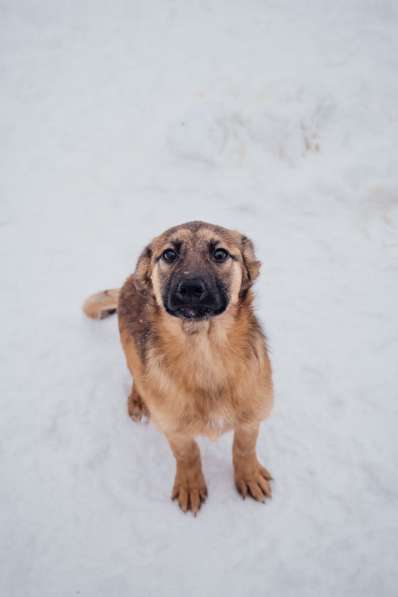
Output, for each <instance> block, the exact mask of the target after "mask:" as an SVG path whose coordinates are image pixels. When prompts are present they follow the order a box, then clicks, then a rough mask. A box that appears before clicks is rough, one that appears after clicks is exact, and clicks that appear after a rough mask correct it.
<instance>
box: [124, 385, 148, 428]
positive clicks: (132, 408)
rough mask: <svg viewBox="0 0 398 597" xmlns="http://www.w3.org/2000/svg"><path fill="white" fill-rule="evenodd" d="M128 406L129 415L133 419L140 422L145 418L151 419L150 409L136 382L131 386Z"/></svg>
mask: <svg viewBox="0 0 398 597" xmlns="http://www.w3.org/2000/svg"><path fill="white" fill-rule="evenodd" d="M127 408H128V413H129V416H130V417H131V418H132V419H133V421H136V422H137V423H139V422H140V421H141V420H142V419H143V418H146V419H149V416H150V413H149V410H148V408H147V406H146V404H145V402H144V401H143V399H142V398H141V396H140V395H139V393H138V392H137V390H136V389H135V387H134V384H133V387H132V388H131V392H130V395H129V399H128V402H127Z"/></svg>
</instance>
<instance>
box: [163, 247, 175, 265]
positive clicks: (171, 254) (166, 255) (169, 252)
mask: <svg viewBox="0 0 398 597" xmlns="http://www.w3.org/2000/svg"><path fill="white" fill-rule="evenodd" d="M162 257H163V259H164V260H165V261H166V262H167V263H173V261H175V260H176V259H177V258H178V255H177V253H176V251H174V249H166V250H165V251H163V253H162Z"/></svg>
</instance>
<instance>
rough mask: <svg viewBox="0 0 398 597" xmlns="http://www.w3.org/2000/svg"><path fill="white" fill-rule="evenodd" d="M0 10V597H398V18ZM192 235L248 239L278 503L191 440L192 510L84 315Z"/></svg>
mask: <svg viewBox="0 0 398 597" xmlns="http://www.w3.org/2000/svg"><path fill="white" fill-rule="evenodd" d="M1 14H2V17H1V35H0V45H1V52H0V61H1V62H0V64H1V71H0V72H1V111H0V127H1V160H0V163H1V169H2V173H1V178H0V180H1V183H0V185H1V186H0V193H1V213H0V225H1V250H0V255H1V272H2V275H1V278H2V313H1V329H2V333H1V337H0V343H1V347H0V349H1V353H0V359H1V360H0V363H1V381H0V383H1V396H2V407H1V417H0V459H1V471H2V473H1V476H2V482H1V486H0V537H1V540H0V593H1V595H3V596H4V597H20V596H22V595H23V596H24V597H39V596H40V597H47V596H51V597H52V596H55V595H56V596H57V597H70V596H71V595H81V596H85V597H101V596H103V597H127V596H131V595H137V596H138V595H139V596H141V595H145V596H155V595H156V596H161V597H169V596H170V597H171V596H173V597H178V596H180V595H181V596H185V595H189V596H190V597H202V596H203V595H206V596H207V597H213V596H214V597H216V596H217V597H219V596H220V595H227V596H228V597H243V596H250V597H258V596H263V595H280V596H283V597H290V596H297V595H298V596H300V597H324V596H325V597H329V596H332V595H333V596H334V595H341V596H346V595H347V596H348V595H350V596H351V597H356V596H361V597H363V596H369V597H374V596H375V595H377V596H378V597H379V596H381V597H384V596H388V597H390V596H391V597H392V596H393V595H396V591H397V583H398V571H397V565H396V557H397V550H398V532H397V531H398V508H397V498H398V476H397V457H398V442H397V424H398V416H397V415H398V412H397V410H398V409H397V403H398V402H397V400H398V391H397V380H396V374H397V352H398V332H397V319H398V317H397V304H398V302H397V301H398V281H397V280H398V278H397V273H398V241H397V229H398V152H397V139H398V77H397V67H398V36H397V26H398V6H397V4H396V3H395V2H393V1H390V2H388V1H382V0H380V1H378V2H376V1H373V0H362V1H361V2H359V1H355V0H345V1H342V0H340V1H335V2H328V1H327V0H325V1H319V0H318V1H317V0H308V1H306V2H287V1H284V0H278V1H272V0H264V1H262V2H260V1H258V0H257V1H256V0H250V1H248V2H244V1H243V0H241V1H238V0H232V1H231V0H229V1H227V0H219V1H218V2H211V1H210V0H202V1H201V2H198V1H196V2H195V1H193V2H184V1H183V0H163V1H160V0H159V1H157V2H156V1H155V0H146V1H144V0H142V1H138V0H135V1H133V2H127V1H123V0H114V1H113V2H112V3H106V2H98V1H96V2H94V1H83V2H50V1H48V2H45V1H42V0H37V1H35V2H29V1H24V0H15V1H12V0H8V1H4V2H2V11H1ZM192 219H204V220H207V221H210V222H214V223H219V224H222V225H224V226H228V227H233V228H238V229H241V230H242V231H244V232H245V233H246V234H247V235H248V236H250V237H251V238H252V239H253V240H254V241H255V244H256V247H257V252H258V255H259V257H260V258H261V260H262V261H263V271H262V276H261V277H260V280H259V282H258V284H257V289H256V293H257V311H258V315H259V317H260V318H261V320H262V321H263V323H264V326H265V329H266V331H267V335H268V337H269V343H270V346H271V350H272V362H273V367H274V376H275V386H276V401H275V409H274V413H273V416H272V418H271V419H270V420H269V421H268V422H266V423H265V424H264V425H263V428H262V433H261V437H260V440H259V454H260V456H261V459H262V461H263V462H264V464H265V465H266V466H267V467H268V468H269V469H270V470H271V472H272V473H273V476H274V477H275V481H274V497H273V499H272V501H271V502H268V503H267V504H266V505H262V504H257V503H255V502H253V501H248V500H246V501H245V502H243V501H242V500H241V498H240V497H239V496H238V494H237V493H236V492H235V489H234V487H233V482H232V465H231V454H230V451H231V435H230V434H229V435H226V436H223V438H221V440H220V441H219V442H217V443H212V442H209V441H207V440H203V441H202V440H201V442H200V443H201V447H202V454H203V460H204V472H205V476H206V479H207V482H208V486H209V494H210V496H209V500H208V502H207V503H206V504H205V506H204V508H203V509H202V511H201V512H200V515H199V516H198V517H197V518H194V517H192V516H191V515H183V514H182V513H181V512H180V511H179V510H178V508H177V507H176V505H175V504H174V503H172V502H171V501H170V498H169V496H170V492H171V486H172V482H173V474H174V462H173V459H172V456H171V453H170V450H169V448H168V446H167V444H166V441H165V440H164V438H163V437H162V436H161V435H160V434H159V433H158V432H157V431H156V430H155V429H154V428H153V427H152V426H151V425H144V426H138V425H136V424H133V423H132V422H131V421H130V420H129V418H128V417H127V411H126V398H127V394H128V391H129V385H130V379H129V375H128V373H127V370H126V366H125V363H124V358H123V354H122V351H121V347H120V343H119V339H118V332H117V322H116V318H111V319H109V320H106V321H103V322H93V321H89V320H87V319H85V318H84V317H83V315H82V313H81V311H80V307H81V303H82V301H83V299H84V298H85V297H86V295H88V294H90V293H91V292H94V291H97V290H101V289H104V288H110V287H118V286H120V284H121V283H122V282H123V280H124V279H125V277H126V276H127V275H128V274H129V273H130V272H131V271H132V269H133V268H134V265H135V260H136V258H137V256H138V254H139V252H140V251H141V249H142V248H143V247H144V245H145V243H147V242H148V241H149V240H150V239H151V238H152V237H153V236H154V235H156V234H157V233H159V232H161V231H162V230H164V229H165V228H167V227H168V226H171V225H173V224H177V223H181V222H184V221H187V220H192Z"/></svg>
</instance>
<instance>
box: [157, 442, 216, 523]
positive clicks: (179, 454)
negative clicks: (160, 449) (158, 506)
mask: <svg viewBox="0 0 398 597" xmlns="http://www.w3.org/2000/svg"><path fill="white" fill-rule="evenodd" d="M167 439H168V440H169V444H170V447H171V449H172V451H173V454H174V457H175V459H176V476H175V481H174V486H173V491H172V494H171V497H172V499H173V500H175V499H177V500H178V504H179V506H180V508H181V510H183V512H187V511H188V510H191V511H192V512H193V513H194V514H196V513H197V512H198V510H199V509H200V507H201V505H202V503H203V502H204V501H205V499H206V497H207V487H206V482H205V479H204V477H203V473H202V464H201V460H200V452H199V447H198V444H197V443H196V442H195V441H194V439H193V438H192V437H187V436H185V435H180V434H172V435H167Z"/></svg>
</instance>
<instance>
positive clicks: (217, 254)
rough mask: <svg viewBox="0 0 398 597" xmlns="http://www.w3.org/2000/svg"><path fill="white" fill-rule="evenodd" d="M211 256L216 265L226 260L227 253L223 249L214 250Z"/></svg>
mask: <svg viewBox="0 0 398 597" xmlns="http://www.w3.org/2000/svg"><path fill="white" fill-rule="evenodd" d="M212 256H213V259H214V261H217V263H223V262H224V261H226V259H228V257H229V253H228V251H226V250H225V249H221V248H220V249H214V251H213V255H212Z"/></svg>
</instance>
